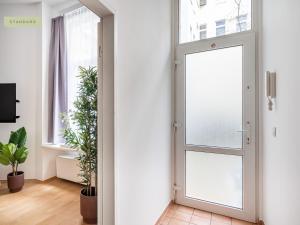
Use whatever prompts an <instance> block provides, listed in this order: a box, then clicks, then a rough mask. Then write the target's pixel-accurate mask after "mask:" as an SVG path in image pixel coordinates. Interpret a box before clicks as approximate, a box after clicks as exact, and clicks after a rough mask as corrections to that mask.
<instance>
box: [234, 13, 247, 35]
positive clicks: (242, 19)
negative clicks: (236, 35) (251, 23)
mask: <svg viewBox="0 0 300 225" xmlns="http://www.w3.org/2000/svg"><path fill="white" fill-rule="evenodd" d="M246 30H248V29H247V15H241V16H238V17H236V31H237V32H242V31H246Z"/></svg>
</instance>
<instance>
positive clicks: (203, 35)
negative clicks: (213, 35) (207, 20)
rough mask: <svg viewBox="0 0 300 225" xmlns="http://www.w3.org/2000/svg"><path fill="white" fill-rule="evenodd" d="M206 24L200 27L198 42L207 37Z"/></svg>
mask: <svg viewBox="0 0 300 225" xmlns="http://www.w3.org/2000/svg"><path fill="white" fill-rule="evenodd" d="M206 27H207V26H206V24H202V25H200V40H202V39H205V38H206V36H207V31H206Z"/></svg>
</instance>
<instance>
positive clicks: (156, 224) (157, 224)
mask: <svg viewBox="0 0 300 225" xmlns="http://www.w3.org/2000/svg"><path fill="white" fill-rule="evenodd" d="M172 203H173V201H170V202H169V204H168V206H167V207H166V208H165V210H164V211H163V213H162V214H161V216H160V217H159V218H158V220H157V222H156V223H155V225H159V221H160V220H161V219H162V218H163V217H164V216H165V214H166V213H167V210H168V208H169V207H170V205H171V204H172Z"/></svg>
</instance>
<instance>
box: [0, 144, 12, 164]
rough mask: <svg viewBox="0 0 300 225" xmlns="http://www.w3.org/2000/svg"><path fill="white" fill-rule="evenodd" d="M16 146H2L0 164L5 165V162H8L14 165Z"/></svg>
mask: <svg viewBox="0 0 300 225" xmlns="http://www.w3.org/2000/svg"><path fill="white" fill-rule="evenodd" d="M15 151H16V146H15V145H14V144H6V145H3V146H2V151H1V152H0V155H1V159H2V162H1V163H2V164H3V165H7V161H9V164H14V163H15V161H16V160H15V157H14V154H15Z"/></svg>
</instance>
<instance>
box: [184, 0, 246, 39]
mask: <svg viewBox="0 0 300 225" xmlns="http://www.w3.org/2000/svg"><path fill="white" fill-rule="evenodd" d="M178 1H179V43H186V42H192V41H198V40H201V36H200V35H199V33H198V32H199V30H196V29H195V28H196V25H197V24H207V29H206V30H207V32H206V38H213V37H216V36H218V34H219V35H227V34H233V33H237V32H241V31H246V30H251V29H252V17H251V14H252V0H215V1H207V0H197V1H192V0H178ZM205 5H206V6H205ZM203 6H205V7H203ZM241 15H247V18H246V19H245V20H243V16H241ZM238 17H240V18H239V19H240V21H241V23H240V25H241V27H242V28H241V29H240V26H239V29H237V18H238ZM220 19H222V20H223V19H224V20H225V23H224V26H223V27H218V30H216V22H217V21H220ZM225 26H226V29H224V27H225ZM190 27H193V31H194V32H195V37H196V39H194V35H191V33H190ZM216 31H217V32H216Z"/></svg>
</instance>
